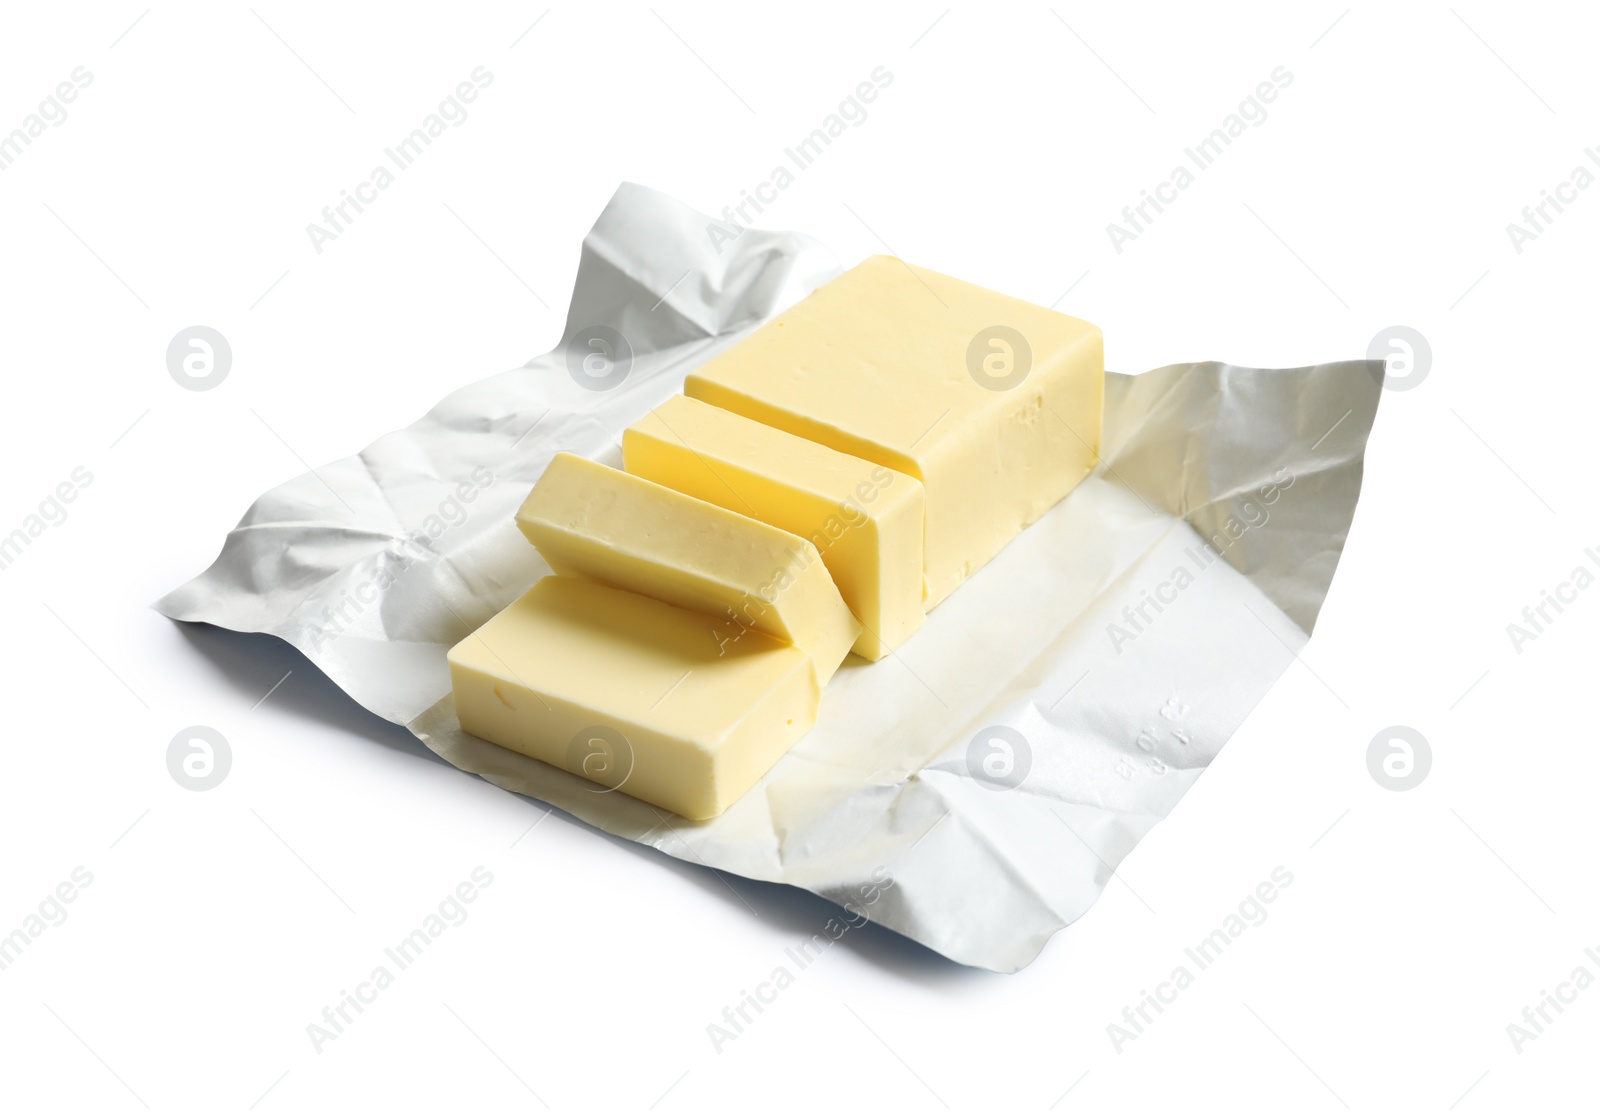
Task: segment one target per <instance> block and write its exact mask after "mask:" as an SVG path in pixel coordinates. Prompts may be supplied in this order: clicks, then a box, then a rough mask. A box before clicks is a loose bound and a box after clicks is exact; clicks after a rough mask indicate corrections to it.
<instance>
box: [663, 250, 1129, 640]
mask: <svg viewBox="0 0 1600 1119" xmlns="http://www.w3.org/2000/svg"><path fill="white" fill-rule="evenodd" d="M1104 362H1105V359H1104V352H1103V348H1102V343H1101V337H1100V330H1099V328H1098V327H1096V326H1093V325H1092V324H1090V323H1087V322H1083V321H1081V320H1079V319H1075V318H1071V317H1070V316H1068V315H1063V314H1060V313H1058V312H1055V311H1050V310H1046V309H1045V308H1043V307H1038V306H1034V305H1033V304H1031V303H1026V302H1024V301H1022V300H1020V299H1013V298H1011V297H1009V296H1005V295H1000V294H998V293H996V292H992V291H988V290H986V289H984V288H981V287H977V286H976V285H973V284H969V283H965V282H963V281H961V280H956V279H952V278H951V277H949V276H942V275H940V274H939V273H937V272H930V271H928V270H927V269H922V268H912V267H911V266H910V265H907V264H905V263H904V262H902V261H900V260H898V259H896V258H894V257H888V256H875V257H870V258H868V259H867V260H866V261H863V262H862V263H861V264H859V265H857V266H856V267H855V268H852V269H851V270H850V271H848V272H846V273H845V274H844V275H842V276H840V277H838V278H837V279H835V280H833V281H832V282H831V283H828V284H825V285H824V286H822V287H820V288H818V289H817V290H816V291H814V292H812V293H811V294H810V295H809V296H807V297H806V298H805V299H803V300H801V301H800V302H799V303H797V304H795V306H793V307H791V308H790V309H789V310H788V311H786V312H784V313H783V314H782V315H780V316H778V318H776V319H774V320H773V321H772V322H769V323H767V324H766V325H765V326H762V327H761V328H759V329H758V330H756V331H755V332H754V333H752V334H751V335H750V336H749V337H747V338H745V339H744V340H743V341H741V342H739V343H738V344H737V345H734V346H732V347H731V348H729V349H727V350H725V351H723V352H722V353H721V354H719V355H717V356H716V357H714V358H712V359H711V360H710V361H709V362H707V363H706V364H705V365H702V366H701V367H700V368H699V369H698V370H696V371H695V372H694V373H693V374H691V375H690V376H689V378H688V381H687V383H686V384H685V386H684V393H685V394H686V395H688V396H692V397H695V398H696V399H699V400H703V401H705V402H707V403H709V404H715V405H717V406H718V407H720V408H725V409H727V410H729V411H732V412H738V413H739V414H741V415H744V416H748V417H749V418H751V419H753V420H759V421H760V422H761V423H764V424H768V425H770V426H772V427H777V428H782V429H783V430H784V431H788V432H790V433H792V434H794V435H799V436H802V437H804V438H806V439H810V440H813V441H814V442H817V443H822V444H824V445H825V446H828V447H832V448H833V449H834V450H837V451H843V452H844V453H846V454H851V455H855V456H857V457H858V458H863V459H866V460H867V461H869V462H874V463H877V464H878V465H880V466H887V467H889V468H890V469H892V470H898V471H900V472H902V473H904V474H909V475H911V476H912V477H914V478H916V479H918V480H919V481H921V482H922V484H923V488H924V490H925V494H926V501H927V527H926V532H925V537H924V555H923V579H924V600H925V601H924V605H925V607H927V608H930V609H931V608H932V607H933V606H935V605H937V604H938V603H939V602H941V601H942V600H943V599H944V598H945V597H947V596H948V595H949V594H950V592H952V591H953V590H955V589H956V587H958V586H960V585H961V582H962V581H963V580H964V579H966V578H967V576H969V575H971V574H972V573H973V572H974V571H976V570H978V568H980V567H982V566H983V565H984V564H985V563H987V562H988V561H989V560H991V559H993V558H994V557H995V555H996V554H998V553H999V551H1000V549H1001V548H1003V547H1005V545H1006V544H1007V543H1008V542H1010V541H1011V539H1012V538H1014V537H1015V536H1016V534H1017V533H1018V532H1020V531H1021V530H1022V528H1023V527H1025V526H1026V525H1029V524H1031V523H1033V522H1034V521H1035V520H1037V519H1038V518H1039V517H1040V516H1042V515H1043V514H1044V513H1045V511H1046V510H1048V509H1049V508H1050V507H1051V506H1053V505H1054V504H1055V503H1056V502H1057V501H1060V500H1061V498H1063V497H1065V496H1066V495H1067V493H1068V492H1070V491H1071V490H1072V488H1073V487H1074V486H1076V485H1077V484H1078V483H1079V482H1080V481H1082V480H1083V478H1084V477H1085V476H1086V475H1087V474H1088V473H1089V471H1090V470H1091V469H1092V468H1093V466H1094V463H1095V461H1096V457H1097V455H1098V451H1099V443H1100V413H1101V403H1102V392H1103V382H1104V378H1105V364H1104Z"/></svg>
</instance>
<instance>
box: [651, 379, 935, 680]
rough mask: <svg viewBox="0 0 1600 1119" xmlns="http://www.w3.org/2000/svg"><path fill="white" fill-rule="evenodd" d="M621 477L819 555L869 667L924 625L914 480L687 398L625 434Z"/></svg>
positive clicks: (919, 506) (919, 499) (918, 498)
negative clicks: (772, 530)
mask: <svg viewBox="0 0 1600 1119" xmlns="http://www.w3.org/2000/svg"><path fill="white" fill-rule="evenodd" d="M622 454H623V458H624V460H625V462H626V464H627V468H628V471H629V473H631V474H637V475H639V476H640V477H643V478H648V479H650V480H651V481H653V482H659V483H660V484H662V485H664V486H670V487H671V488H672V489H675V490H677V491H678V492H680V493H686V494H689V495H690V496H692V497H697V498H699V499H701V500H702V501H709V502H711V503H712V504H714V505H720V506H722V507H723V508H724V509H730V510H732V511H734V512H736V513H743V514H745V515H747V516H750V517H754V518H755V519H757V520H759V521H763V522H765V523H767V524H770V525H775V526H777V527H778V528H781V529H784V530H786V531H788V532H792V533H794V534H795V535H796V536H800V537H803V538H805V539H807V540H809V541H810V542H811V544H812V545H813V546H814V547H815V548H816V549H817V551H818V553H820V555H821V556H822V562H823V564H824V565H826V567H827V569H828V572H829V574H831V575H832V576H833V581H834V584H835V585H836V586H837V587H838V588H839V593H840V595H841V596H843V598H844V602H845V605H846V606H848V607H849V608H850V612H851V613H852V614H854V615H855V616H856V619H857V620H858V621H859V622H860V623H861V636H859V637H858V638H856V642H855V646H854V652H856V653H858V654H859V655H861V656H863V657H866V658H867V659H868V660H877V659H879V658H880V657H882V656H884V655H885V654H886V653H888V652H889V651H890V650H892V649H895V648H898V647H899V646H900V645H901V644H902V643H904V642H905V640H906V639H907V638H908V637H910V636H911V635H912V634H913V633H915V632H916V631H917V629H918V627H920V626H921V625H922V621H923V616H924V615H923V609H922V533H923V496H922V484H921V483H920V482H918V481H917V480H916V479H915V478H912V477H911V476H909V475H907V474H902V473H900V472H899V471H895V470H890V469H889V468H888V467H885V466H878V465H875V464H873V463H870V462H867V461H866V460H865V459H860V458H856V457H855V456H854V455H847V454H844V453H843V452H840V451H835V450H833V449H832V448H830V447H825V446H823V445H822V444H820V443H814V442H812V441H811V440H809V439H802V438H800V437H799V436H797V435H791V434H790V433H789V432H786V431H781V430H779V429H778V428H775V427H769V426H767V425H766V424H763V423H757V422H756V421H755V420H752V419H749V418H747V417H745V416H741V415H738V414H737V413H734V412H729V411H725V410H724V409H721V408H717V407H714V406H712V405H710V404H706V403H704V402H702V401H699V400H694V399H692V398H690V397H686V396H674V397H672V398H671V399H670V400H668V401H666V402H665V403H664V404H662V405H661V406H660V407H658V408H656V409H655V411H653V412H651V413H650V414H649V415H647V416H645V417H644V418H643V419H641V420H640V421H639V422H638V423H636V424H634V425H633V426H632V427H630V428H628V430H627V431H626V432H624V433H623V436H622Z"/></svg>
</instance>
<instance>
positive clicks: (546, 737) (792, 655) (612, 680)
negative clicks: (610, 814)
mask: <svg viewBox="0 0 1600 1119" xmlns="http://www.w3.org/2000/svg"><path fill="white" fill-rule="evenodd" d="M449 661H450V679H451V684H452V686H453V690H454V693H455V704H456V713H457V715H458V716H459V718H460V720H461V726H462V729H464V730H465V731H466V732H467V733H468V734H474V735H477V736H478V737H479V738H483V739H487V740H488V741H490V742H493V743H495V744H496V745H499V746H504V747H506V748H507V749H510V750H515V751H517V752H518V753H522V754H527V755H528V756H530V757H534V758H537V759H539V760H540V761H544V762H548V763H550V764H551V765H554V766H559V767H560V768H562V769H565V770H567V771H568V772H569V773H575V774H577V775H578V776H581V777H587V778H589V779H590V780H592V781H595V782H597V783H599V784H601V785H604V786H607V787H611V788H617V789H620V790H621V791H622V792H625V793H629V794H631V795H633V796H636V797H638V798H640V799H641V800H646V801H649V802H650V803H651V804H654V805H656V806H658V807H660V808H664V809H666V810H668V811H670V812H676V813H677V814H678V815H680V816H684V817H687V818H689V819H691V820H704V819H708V818H710V817H712V816H715V815H717V814H719V813H721V812H722V811H723V810H724V809H725V808H727V807H728V805H730V804H732V803H733V802H734V801H735V800H737V799H738V798H739V797H740V796H741V795H743V794H744V793H745V792H746V791H748V790H749V788H750V786H752V785H754V784H755V783H756V781H757V780H759V779H760V778H761V776H762V775H763V774H764V773H766V772H767V770H769V769H770V768H772V766H773V764H774V763H775V762H777V760H778V759H779V758H780V757H782V756H783V754H784V753H785V752H786V751H787V750H788V749H789V747H791V746H793V745H794V743H795V742H797V741H799V739H800V738H801V737H802V736H803V735H804V734H805V733H806V732H807V731H809V730H810V729H811V727H812V726H813V725H814V724H815V722H816V718H817V703H818V700H819V697H820V686H819V685H818V683H817V681H816V676H815V673H814V672H813V671H812V667H811V663H810V658H808V657H807V656H806V654H805V653H804V652H803V651H802V650H800V649H799V648H798V647H796V646H794V645H791V644H788V643H787V642H783V641H779V640H777V639H776V638H773V637H769V636H767V635H766V634H764V633H754V632H753V633H750V634H747V635H746V636H745V637H744V639H742V640H740V641H739V642H737V643H735V644H734V645H732V646H728V647H726V648H724V647H723V646H722V645H721V643H720V642H719V641H718V639H717V637H716V636H715V635H714V634H713V633H712V630H711V627H710V626H709V625H708V624H707V619H706V618H705V617H703V616H702V615H699V614H696V613H694V612H692V611H688V610H684V609H682V608H680V607H676V606H669V605H667V604H666V603H663V602H659V601H657V600H655V599H652V598H648V597H645V596H643V595H637V594H633V593H631V592H629V591H622V590H617V589H615V588H612V587H607V586H603V585H601V584H599V583H594V582H590V581H588V580H583V579H570V578H563V577H561V576H549V577H547V578H545V579H541V580H540V581H539V582H538V583H537V584H535V585H534V587H533V589H532V590H530V591H528V592H527V593H526V594H525V595H523V596H522V597H521V598H519V599H517V600H516V601H515V602H513V603H512V604H511V605H510V606H508V607H506V609H505V610H503V611H501V612H500V613H499V614H497V615H495V616H494V617H493V618H491V619H490V620H489V621H488V622H486V623H485V624H484V625H483V626H482V627H481V628H480V629H479V630H478V631H477V632H475V633H473V634H472V635H471V636H470V637H467V638H466V639H465V640H463V641H462V642H461V643H460V644H458V645H457V646H456V647H455V648H453V649H451V650H450V654H449ZM596 795H601V794H598V793H597V794H596Z"/></svg>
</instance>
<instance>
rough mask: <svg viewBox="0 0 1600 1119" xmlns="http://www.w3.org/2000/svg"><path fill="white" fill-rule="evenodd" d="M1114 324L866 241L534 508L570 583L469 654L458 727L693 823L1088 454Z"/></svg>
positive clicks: (1051, 496) (541, 485)
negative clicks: (848, 661) (1105, 328)
mask: <svg viewBox="0 0 1600 1119" xmlns="http://www.w3.org/2000/svg"><path fill="white" fill-rule="evenodd" d="M1104 372H1105V369H1104V357H1103V352H1102V347H1101V338H1100V331H1099V330H1098V329H1097V328H1096V327H1094V326H1092V325H1090V324H1089V323H1086V322H1082V321H1080V320H1078V319H1074V318H1070V317H1068V316H1067V315H1063V314H1059V313H1057V312H1055V311H1049V310H1046V309H1044V308H1042V307H1036V306H1034V305H1032V304H1029V303H1024V302H1022V301H1020V300H1017V299H1012V298H1010V297H1008V296H1003V295H999V294H996V293H995V292H991V291H987V290H985V289H983V288H979V287H976V286H974V285H972V284H967V283H963V282H962V281H960V280H955V279H951V278H950V277H948V276H941V275H939V274H938V273H935V272H929V271H927V270H925V269H920V268H912V267H911V266H909V265H907V264H905V263H904V262H902V261H900V260H897V259H895V258H893V257H884V256H880V257H872V258H870V259H868V260H867V261H865V262H864V263H862V264H860V265H859V266H857V267H856V268H853V269H851V270H850V271H849V272H846V273H845V274H844V275H842V276H840V277H839V278H838V279H836V280H834V281H833V282H831V283H829V284H827V285H826V286H824V287H822V288H819V289H818V290H817V291H815V292H813V293H812V294H811V295H810V296H809V297H807V298H806V299H804V300H802V301H801V302H800V303H798V304H796V305H795V306H794V307H792V308H790V309H789V310H788V311H786V312H785V313H784V314H782V315H781V316H779V317H778V318H777V319H775V320H773V321H772V322H770V323H768V324H767V325H765V326H763V327H761V328H760V329H759V330H757V331H755V332H754V333H752V334H751V335H750V336H749V337H747V338H745V339H744V340H743V341H742V342H740V343H739V344H737V345H735V346H733V347H731V348H730V349H728V350H726V351H724V352H723V353H722V354H720V355H719V356H717V357H716V358H714V359H713V360H711V361H710V362H708V363H706V364H705V365H703V366H701V367H700V368H699V369H698V370H696V371H695V372H694V373H693V374H691V375H690V376H689V378H688V380H687V382H686V383H685V385H684V394H683V395H681V396H675V397H673V398H672V399H670V400H668V401H667V402H666V403H665V404H663V405H662V406H661V407H659V408H656V409H655V410H654V411H652V412H651V413H650V414H648V415H646V416H644V417H643V418H641V419H640V420H639V421H638V422H637V423H635V424H634V425H633V426H632V427H630V428H628V430H627V431H626V432H625V433H624V435H623V440H622V450H623V460H624V465H625V467H626V470H625V471H624V470H615V469H612V468H611V467H608V466H602V465H600V464H598V463H594V462H590V461H588V460H586V459H582V458H578V457H576V456H574V455H569V454H558V455H557V456H556V457H555V459H554V460H553V461H552V462H551V463H550V466H549V467H548V469H547V470H546V471H545V474H544V475H543V477H541V478H540V480H539V482H538V484H537V485H535V486H534V488H533V492H532V493H530V494H529V495H528V499H527V501H526V502H525V503H524V504H523V506H522V509H521V511H520V512H519V513H518V515H517V521H518V524H519V525H520V526H521V528H522V531H523V533H524V534H525V535H526V536H527V537H528V539H529V540H530V541H531V542H532V543H533V545H534V546H535V547H536V548H538V550H539V552H540V554H541V555H543V556H544V558H545V560H546V561H547V562H548V563H549V565H550V567H551V569H552V570H553V571H554V572H555V574H554V575H552V576H549V577H547V578H545V579H542V580H540V581H539V582H538V583H537V584H536V585H535V586H534V587H533V589H532V590H530V591H528V592H527V593H526V594H525V595H523V596H522V597H521V598H519V599H518V600H517V601H515V602H513V603H512V604H511V605H510V606H509V607H507V608H506V609H505V610H504V611H502V612H501V613H500V614H498V615H496V616H495V617H494V618H492V619H490V620H489V621H488V622H487V623H485V624H484V625H483V626H482V627H481V628H480V629H479V630H478V631H477V632H475V633H474V634H472V635H471V636H470V637H468V638H466V639H465V640H464V641H462V642H461V643H460V644H459V645H457V646H456V647H455V648H454V649H452V650H451V651H450V671H451V679H452V682H453V685H454V690H455V702H456V710H457V712H458V714H459V716H460V719H461V725H462V727H463V728H464V729H465V730H466V731H467V732H468V733H471V734H475V735H477V736H479V737H481V738H485V739H487V740H489V741H490V742H494V743H497V744H499V745H501V746H504V747H507V748H508V749H512V750H516V751H519V752H521V753H523V754H527V755H530V756H531V757H534V758H538V759H540V760H541V761H545V762H548V763H550V764H552V765H556V766H560V767H561V768H563V769H566V770H568V771H569V772H572V773H575V774H577V775H579V776H582V777H586V778H589V779H590V780H593V781H595V782H596V783H597V784H599V785H601V786H604V787H607V788H612V789H620V790H621V791H623V792H625V793H629V794H631V795H633V796H636V797H639V798H640V799H642V800H645V801H648V802H650V803H652V804H654V805H657V806H658V807H660V808H664V809H667V810H669V811H671V812H676V813H678V814H679V815H681V816H684V817H687V818H689V819H694V820H701V819H708V818H710V817H713V816H716V815H718V814H719V813H721V812H722V811H723V810H724V809H726V808H727V807H728V805H730V804H732V803H733V801H735V800H737V799H738V798H739V797H740V796H741V795H743V794H744V793H745V792H746V791H747V790H748V789H749V788H750V787H751V786H752V785H754V784H755V782H756V781H758V780H759V779H760V778H761V776H762V775H763V774H764V773H766V771H767V770H768V769H770V768H771V767H772V765H773V764H774V763H775V762H776V761H777V760H778V759H779V758H780V757H782V756H783V754H784V753H785V752H786V751H787V750H788V749H789V748H790V747H791V746H793V745H794V744H795V742H797V741H799V739H800V738H801V737H802V736H804V735H805V734H806V732H807V731H809V730H810V729H811V727H812V726H813V725H814V724H815V722H816V718H817V711H818V705H819V703H820V701H821V696H822V689H823V688H824V686H825V685H826V684H827V683H828V681H829V680H830V679H831V678H832V677H833V675H834V673H835V672H836V671H837V670H838V668H839V667H840V665H841V664H842V663H843V662H844V660H845V658H846V656H847V655H849V654H850V653H852V652H853V653H855V654H857V655H858V656H860V657H862V658H864V659H865V660H868V661H874V660H878V659H880V658H882V657H884V656H886V655H889V654H890V653H892V652H894V650H896V649H897V648H899V647H900V646H901V645H902V644H904V643H905V642H906V640H907V639H909V638H910V637H911V636H912V634H914V633H915V632H916V631H917V630H918V629H919V628H920V627H921V626H922V624H923V621H924V617H925V615H926V612H927V611H929V610H931V609H932V608H933V607H935V606H937V605H938V604H939V603H940V602H941V601H943V600H944V599H945V598H947V597H948V596H949V595H950V594H951V593H952V592H953V591H955V590H956V589H957V588H958V587H959V586H960V585H961V583H962V582H963V581H964V580H965V579H966V578H967V577H968V576H969V575H971V574H972V573H973V572H975V571H976V570H978V568H980V567H982V566H983V565H984V564H985V563H987V562H988V561H989V560H991V559H993V558H994V557H995V556H996V555H997V554H998V553H999V551H1000V550H1001V549H1002V548H1003V547H1005V545H1006V544H1007V543H1008V542H1010V540H1011V539H1012V538H1014V537H1015V536H1016V535H1017V533H1018V532H1020V531H1021V530H1022V529H1023V528H1024V527H1026V526H1027V525H1029V524H1031V523H1032V522H1033V521H1035V520H1037V519H1038V518H1039V517H1040V516H1041V515H1043V514H1044V513H1045V511H1046V510H1048V509H1049V508H1050V507H1051V506H1052V505H1054V504H1055V503H1056V502H1057V501H1059V500H1060V499H1061V498H1062V497H1064V496H1066V494H1067V493H1068V492H1069V491H1071V490H1072V488H1073V487H1074V486H1076V485H1077V484H1078V483H1079V482H1080V481H1081V480H1082V479H1083V478H1084V477H1085V476H1086V475H1087V474H1088V473H1089V471H1090V470H1091V469H1092V468H1093V466H1094V463H1095V457H1096V453H1097V449H1098V445H1099V440H1100V413H1101V391H1102V384H1103V381H1104Z"/></svg>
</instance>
